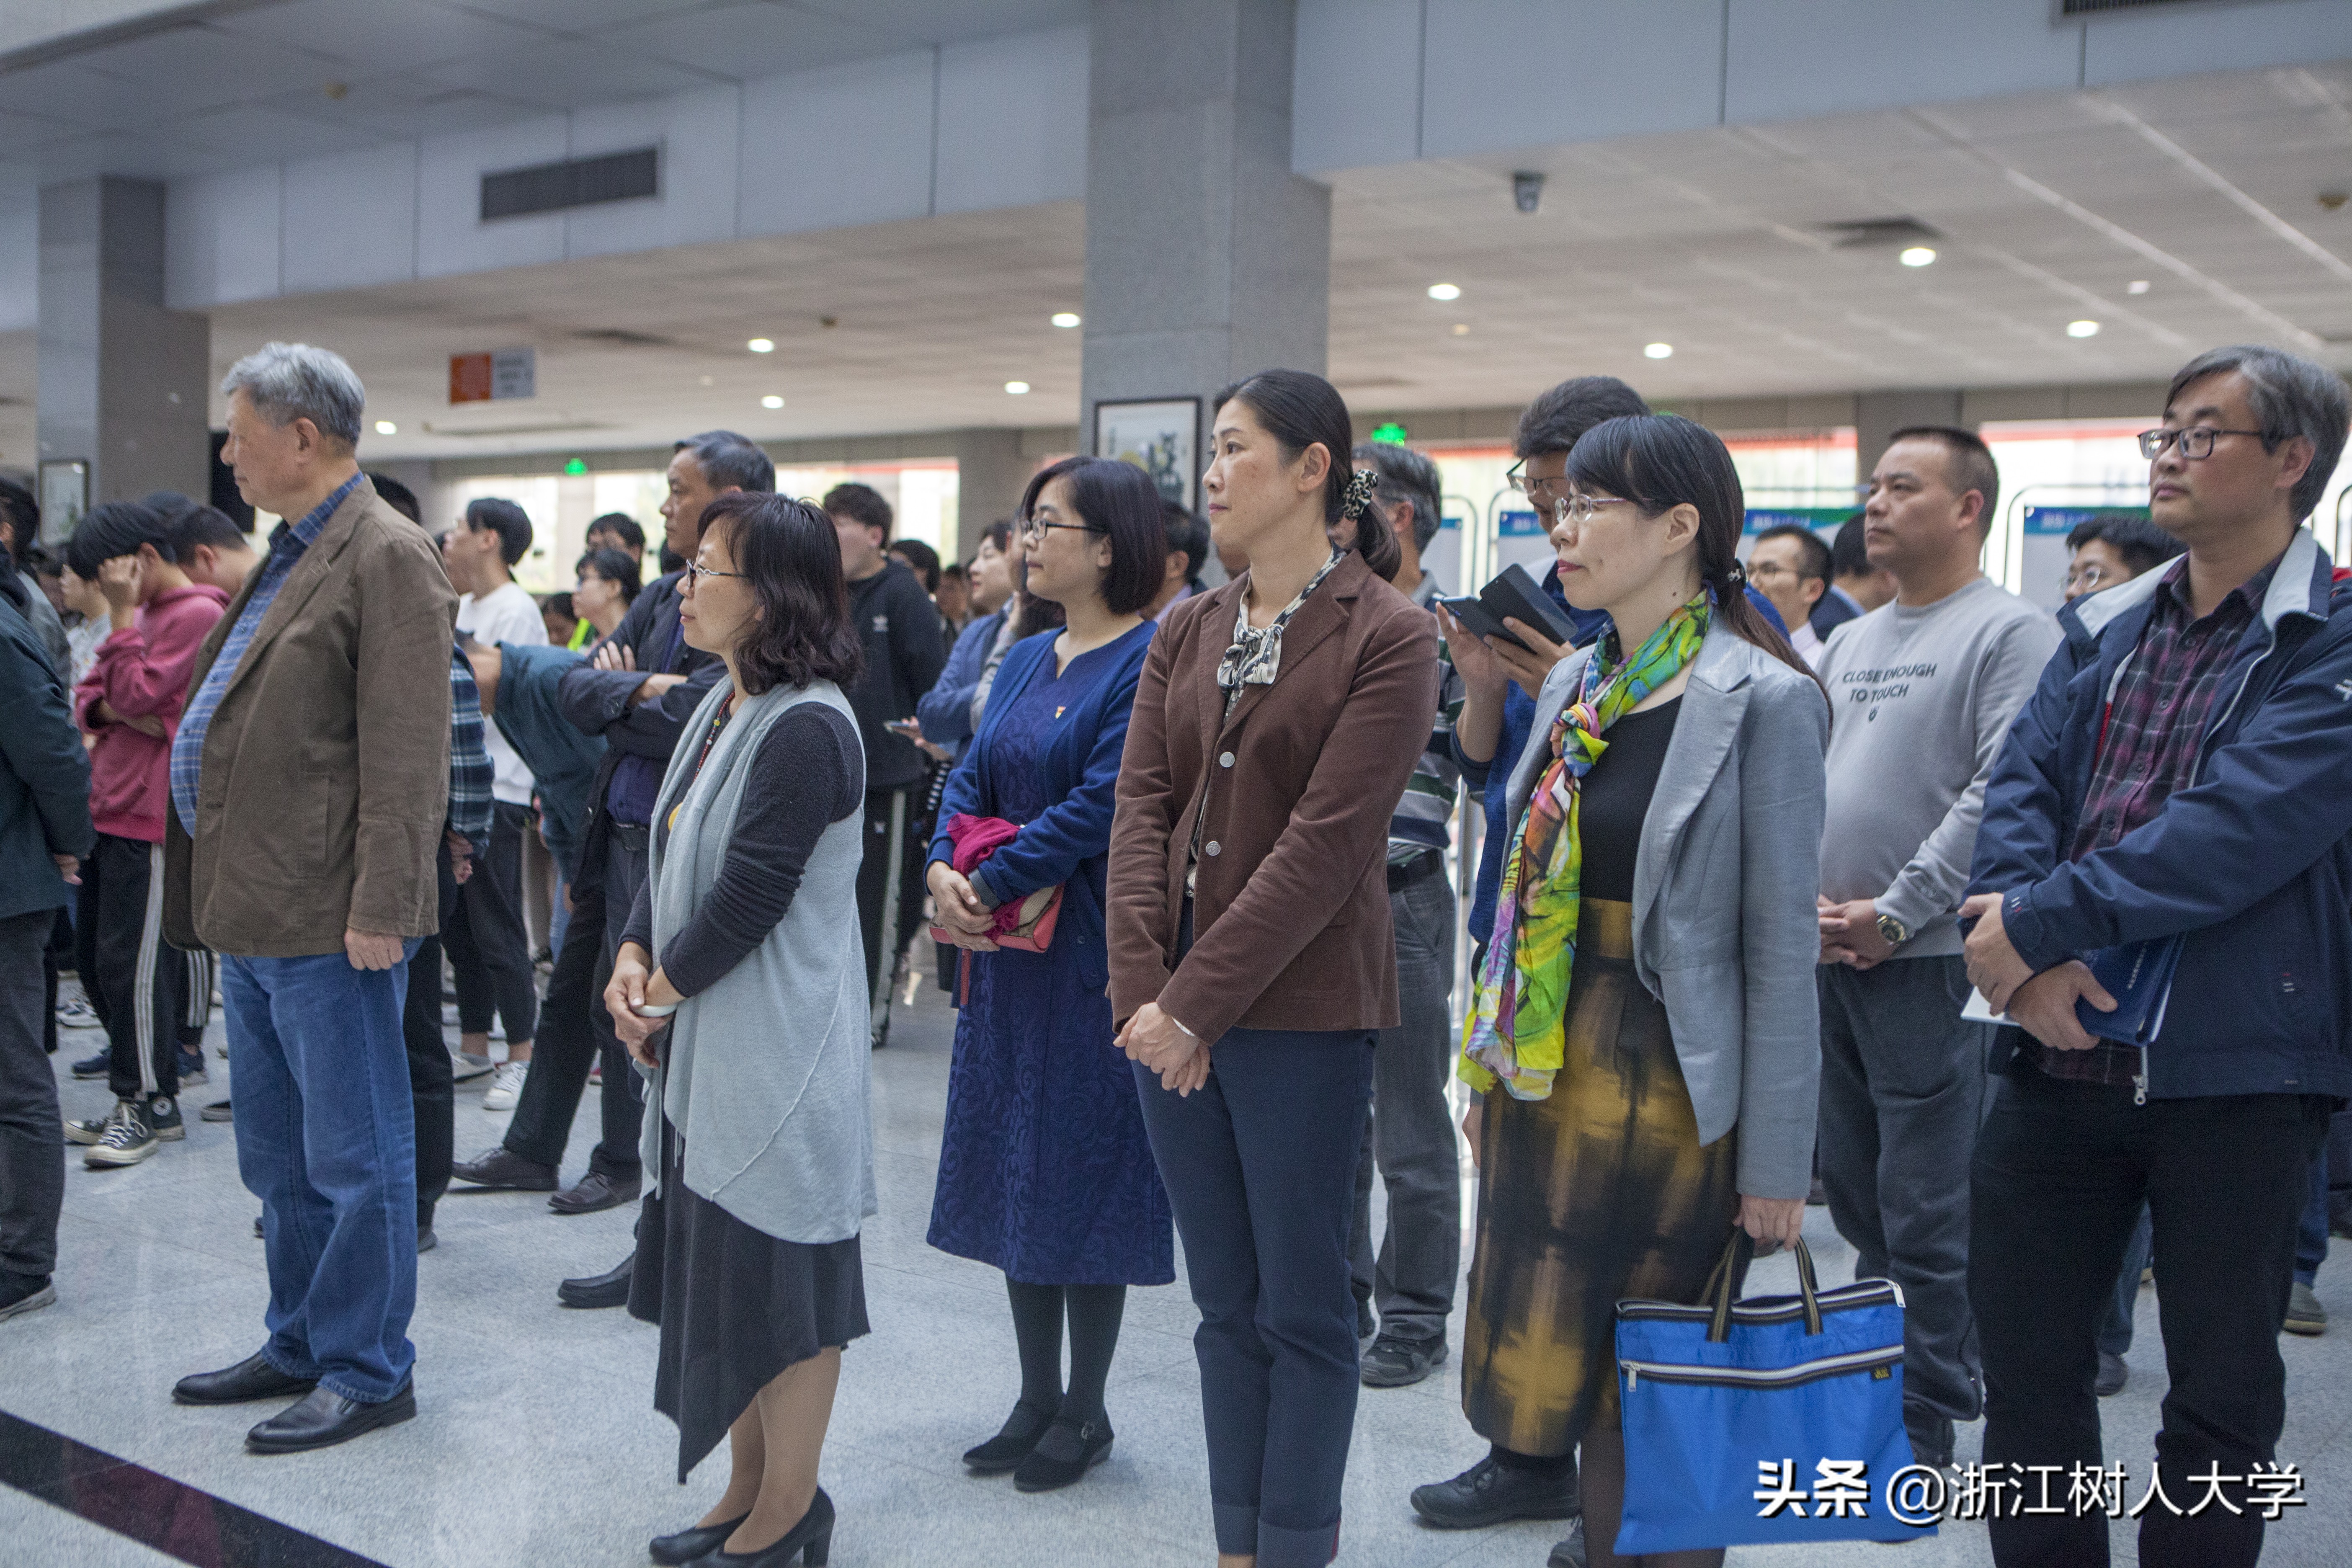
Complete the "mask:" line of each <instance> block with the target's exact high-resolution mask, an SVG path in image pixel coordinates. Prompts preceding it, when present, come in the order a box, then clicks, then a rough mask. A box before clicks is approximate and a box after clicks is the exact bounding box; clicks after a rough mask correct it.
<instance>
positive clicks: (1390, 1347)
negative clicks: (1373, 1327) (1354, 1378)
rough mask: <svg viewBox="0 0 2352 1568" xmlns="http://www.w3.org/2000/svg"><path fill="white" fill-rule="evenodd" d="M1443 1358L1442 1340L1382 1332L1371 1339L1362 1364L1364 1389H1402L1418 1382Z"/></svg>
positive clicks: (1442, 1337)
mask: <svg viewBox="0 0 2352 1568" xmlns="http://www.w3.org/2000/svg"><path fill="white" fill-rule="evenodd" d="M1444 1359H1445V1340H1444V1336H1442V1335H1441V1336H1440V1337H1438V1338H1436V1339H1433V1340H1409V1339H1406V1338H1405V1337H1404V1336H1403V1335H1402V1334H1382V1335H1381V1337H1380V1338H1379V1339H1377V1340H1375V1341H1373V1342H1372V1348H1371V1349H1370V1350H1368V1351H1366V1352H1364V1355H1363V1361H1362V1363H1361V1367H1360V1371H1361V1374H1362V1377H1363V1380H1364V1386H1365V1387H1366V1388H1404V1387H1408V1386H1410V1385H1411V1384H1416V1383H1419V1382H1420V1381H1421V1380H1422V1379H1423V1378H1424V1377H1427V1376H1428V1375H1429V1374H1430V1373H1431V1372H1433V1371H1434V1370H1435V1369H1436V1367H1437V1365H1438V1363H1440V1362H1443V1361H1444Z"/></svg>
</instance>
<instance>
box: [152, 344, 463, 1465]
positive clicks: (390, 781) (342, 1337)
mask: <svg viewBox="0 0 2352 1568" xmlns="http://www.w3.org/2000/svg"><path fill="white" fill-rule="evenodd" d="M221 390H222V391H223V392H225V393H226V394H227V395H228V443H227V445H226V447H224V448H223V450H222V453H221V457H222V459H223V460H224V461H225V462H226V463H227V464H228V465H229V466H230V468H232V469H233V470H234V471H235V472H236V485H237V489H238V491H239V493H241V494H242V495H243V496H244V497H245V499H246V500H247V501H249V502H251V503H252V504H253V505H254V506H255V507H256V508H257V509H259V510H264V511H270V512H275V513H277V514H278V515H279V516H280V517H283V518H285V519H287V520H288V521H285V522H282V523H280V524H279V525H278V528H277V530H276V531H274V532H273V533H272V534H271V536H270V540H269V552H268V555H267V556H266V557H265V558H264V559H263V561H262V563H261V565H260V567H259V568H258V569H257V570H256V571H255V572H254V573H253V574H252V575H251V576H249V577H248V578H247V579H246V582H245V585H244V588H243V590H242V592H240V593H239V594H238V595H237V597H236V600H235V601H234V602H232V603H231V604H230V605H229V607H228V610H227V612H226V614H225V615H223V616H222V617H221V619H220V622H219V624H218V625H217V626H215V627H214V628H213V631H212V635H211V636H210V637H206V638H205V644H204V647H203V648H202V649H201V650H200V651H199V652H198V653H197V655H196V663H195V668H194V673H193V674H192V676H191V678H190V687H189V690H190V696H189V699H188V704H187V709H186V710H185V712H184V715H183V716H182V718H181V721H180V727H179V732H178V734H177V735H176V736H175V737H174V738H173V745H172V757H171V796H172V801H171V805H172V809H171V810H170V811H169V812H168V813H167V814H166V821H165V825H164V833H165V840H164V852H165V868H166V885H165V892H164V910H163V919H164V929H165V932H166V934H167V936H168V937H169V938H170V940H171V941H172V942H173V944H174V945H175V946H181V947H194V946H197V945H199V944H202V945H204V946H206V947H209V948H211V949H213V950H214V951H215V952H217V953H219V954H220V955H221V991H222V1001H223V1004H224V1006H225V1009H226V1015H227V1021H228V1042H229V1065H230V1068H231V1072H232V1082H233V1086H234V1090H235V1104H236V1131H237V1169H238V1172H239V1173H240V1174H242V1175H243V1177H244V1178H245V1184H246V1185H247V1188H249V1189H250V1190H251V1191H252V1192H253V1194H255V1195H256V1196H257V1197H258V1198H260V1199H261V1203H262V1239H263V1243H264V1247H265V1254H264V1255H265V1257H266V1258H267V1260H268V1268H269V1307H268V1311H267V1313H266V1314H265V1315H264V1318H263V1322H264V1324H265V1325H266V1327H267V1328H268V1339H267V1341H266V1342H264V1343H263V1345H262V1347H261V1349H260V1350H259V1351H257V1352H255V1353H254V1354H253V1355H250V1356H248V1357H247V1358H246V1359H245V1360H243V1361H241V1362H239V1363H236V1365H234V1366H231V1367H227V1368H225V1369H223V1370H221V1371H218V1372H210V1373H198V1374H196V1375H194V1376H191V1377H184V1378H182V1379H181V1380H180V1382H179V1384H178V1385H177V1386H176V1387H175V1388H174V1389H173V1391H172V1396H173V1399H175V1400H177V1401H179V1402H180V1403H181V1404H184V1405H234V1404H240V1403H243V1402H246V1401H249V1400H262V1399H271V1398H280V1399H283V1398H292V1399H293V1401H294V1403H292V1404H291V1405H289V1406H288V1407H287V1408H285V1409H283V1410H281V1411H279V1412H278V1414H277V1415H273V1416H271V1417H270V1418H269V1419H268V1420H266V1421H264V1422H262V1423H261V1424H260V1425H258V1426H255V1427H254V1428H253V1429H252V1430H251V1431H250V1432H249V1433H248V1434H247V1437H246V1444H247V1447H248V1448H250V1449H251V1450H253V1451H254V1452H256V1453H293V1452H297V1451H299V1450H302V1449H307V1448H320V1447H327V1446H329V1445H331V1444H334V1443H341V1442H343V1441H345V1440H347V1439H349V1438H352V1437H355V1436H359V1435H360V1434H361V1433H362V1432H366V1431H370V1430H373V1428H375V1427H378V1426H390V1425H392V1424H394V1423H395V1422H400V1421H405V1420H407V1419H408V1418H409V1417H410V1416H412V1415H415V1413H416V1394H415V1381H414V1378H413V1376H412V1370H411V1369H412V1367H413V1365H414V1363H415V1359H416V1352H415V1346H413V1345H411V1344H410V1343H409V1342H408V1333H407V1331H408V1320H409V1316H410V1314H411V1313H412V1312H413V1311H414V1310H415V1304H416V1135H415V1121H414V1118H413V1113H412V1111H411V1109H410V1099H409V1082H408V1061H407V1052H406V1048H405V1047H404V1042H403V1039H402V1035H401V1007H402V1004H403V1001H404V989H405V977H406V974H407V968H406V960H407V958H408V956H409V954H410V953H411V952H413V951H414V950H415V945H416V942H417V939H419V938H421V937H424V936H426V935H429V934H430V933H432V932H433V931H436V929H437V928H438V926H439V923H440V898H439V891H440V889H439V884H438V880H437V877H436V868H435V864H434V857H435V856H436V854H438V853H439V852H440V848H441V842H442V818H443V816H444V815H445V813H446V805H447V799H448V791H449V701H450V698H449V678H448V668H449V645H450V641H451V638H452V637H453V635H454V628H455V626H456V621H457V595H455V594H454V593H452V592H451V591H450V587H449V580H448V577H447V576H446V574H444V572H443V570H442V566H441V563H440V561H439V560H438V559H437V558H436V555H435V553H434V551H433V545H432V542H430V541H429V540H428V539H426V537H425V535H424V534H423V533H421V532H419V531H417V529H416V527H415V524H413V523H411V522H409V521H408V520H407V519H405V518H404V517H402V516H401V515H400V514H399V513H398V512H396V511H394V510H392V508H391V507H390V506H388V505H386V504H385V503H384V502H383V500H381V499H379V498H378V497H377V495H376V493H375V490H374V488H373V486H371V485H370V484H369V483H368V482H367V480H366V479H365V478H364V477H363V476H362V474H361V473H360V470H359V465H358V463H357V461H356V460H355V457H354V453H355V449H356V447H358V444H359V437H360V413H361V409H362V405H364V403H365V401H366V392H365V390H364V389H363V388H362V386H361V385H360V381H359V377H358V376H356V375H354V374H352V367H351V366H350V365H348V364H346V363H343V361H342V359H341V357H340V356H339V355H336V354H333V353H329V352H328V351H326V350H325V349H319V348H312V347H310V345H308V344H304V343H270V344H268V345H267V346H265V347H264V348H262V349H261V350H260V352H258V353H253V354H249V355H247V357H246V358H244V359H241V360H239V361H238V362H237V363H236V365H235V366H233V367H232V368H231V369H230V371H229V373H228V375H227V378H226V380H224V381H223V382H222V383H221Z"/></svg>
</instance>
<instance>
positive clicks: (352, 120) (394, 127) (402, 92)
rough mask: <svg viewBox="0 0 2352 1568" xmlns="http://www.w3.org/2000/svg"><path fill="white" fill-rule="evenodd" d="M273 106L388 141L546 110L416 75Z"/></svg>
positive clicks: (464, 128)
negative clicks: (337, 95) (332, 96)
mask: <svg viewBox="0 0 2352 1568" xmlns="http://www.w3.org/2000/svg"><path fill="white" fill-rule="evenodd" d="M274 102H275V107H277V108H279V109H283V110H287V111H288V112H289V113H294V114H299V115H302V116H303V117H305V118H306V119H316V120H318V121H321V122H322V123H324V124H328V125H332V126H349V127H356V128H363V129H366V130H372V131H373V132H377V133H378V135H379V137H380V139H382V140H384V141H394V140H400V141H405V140H411V139H414V138H415V137H419V136H438V135H445V134H446V133H448V132H453V131H479V130H482V129H484V128H486V127H488V126H494V125H507V124H511V123H512V122H514V121H518V120H530V119H535V118H537V117H538V116H540V115H542V114H545V113H546V112H547V109H546V107H545V106H544V105H542V104H537V103H525V102H523V101H521V100H518V99H512V98H504V97H500V96H499V95H497V94H495V93H487V92H477V91H475V90H474V89H471V88H467V87H451V86H449V85H448V84H447V83H446V82H437V81H427V80H425V79H424V78H422V77H412V76H391V77H384V78H382V79H378V80H374V81H361V82H353V83H352V85H351V87H350V89H348V90H347V91H346V92H345V93H344V94H343V96H342V97H341V98H340V99H329V98H327V97H326V96H325V95H324V94H323V93H321V94H318V95H316V96H315V97H314V96H311V95H307V94H306V95H301V96H299V97H289V98H285V99H279V100H274Z"/></svg>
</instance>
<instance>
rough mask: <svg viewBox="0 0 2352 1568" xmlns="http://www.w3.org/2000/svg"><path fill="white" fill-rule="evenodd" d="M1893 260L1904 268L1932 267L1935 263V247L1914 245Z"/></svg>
mask: <svg viewBox="0 0 2352 1568" xmlns="http://www.w3.org/2000/svg"><path fill="white" fill-rule="evenodd" d="M1895 260H1897V261H1900V262H1901V263H1903V265H1904V266H1906V267H1932V266H1934V265H1935V261H1936V247H1934V246H1932V245H1915V246H1913V247H1910V248H1909V249H1907V250H1906V251H1905V252H1903V254H1902V255H1900V256H1898V257H1896V258H1895Z"/></svg>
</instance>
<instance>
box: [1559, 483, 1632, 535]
mask: <svg viewBox="0 0 2352 1568" xmlns="http://www.w3.org/2000/svg"><path fill="white" fill-rule="evenodd" d="M1631 505H1633V502H1631V501H1629V500H1626V499H1625V498H1624V497H1622V496H1589V495H1585V494H1584V493H1582V492H1581V491H1579V492H1577V493H1576V494H1573V495H1564V496H1560V497H1559V498H1557V499H1556V500H1553V501H1552V503H1551V517H1552V521H1554V522H1572V523H1575V524H1577V525H1578V526H1579V527H1581V526H1582V525H1584V524H1585V523H1588V522H1591V521H1592V517H1593V514H1594V513H1595V512H1598V511H1599V510H1601V508H1602V507H1604V506H1631Z"/></svg>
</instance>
